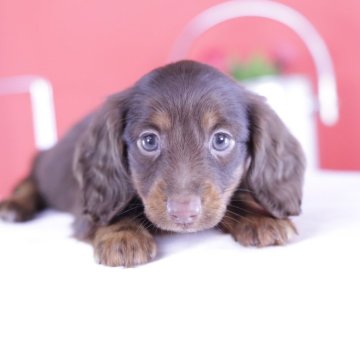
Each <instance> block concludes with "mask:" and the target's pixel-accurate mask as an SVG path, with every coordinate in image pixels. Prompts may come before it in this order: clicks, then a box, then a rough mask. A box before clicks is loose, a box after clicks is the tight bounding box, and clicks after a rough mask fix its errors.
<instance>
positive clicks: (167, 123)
mask: <svg viewBox="0 0 360 360" xmlns="http://www.w3.org/2000/svg"><path fill="white" fill-rule="evenodd" d="M151 122H152V123H153V124H154V125H155V126H157V127H158V128H159V129H160V130H162V131H166V130H169V129H170V128H171V119H170V118H169V116H168V115H167V114H166V113H165V112H157V113H156V114H155V115H154V116H152V118H151Z"/></svg>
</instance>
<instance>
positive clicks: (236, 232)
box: [229, 216, 297, 247]
mask: <svg viewBox="0 0 360 360" xmlns="http://www.w3.org/2000/svg"><path fill="white" fill-rule="evenodd" d="M229 232H230V233H231V234H232V235H233V237H234V238H235V240H236V241H238V242H239V243H241V244H242V245H244V246H258V247H264V246H271V245H284V244H286V242H287V241H288V240H289V239H290V238H291V237H292V236H294V235H295V234H296V233H297V232H296V228H295V225H294V224H293V223H292V222H291V220H289V219H274V218H271V217H256V216H248V217H244V218H241V219H239V221H238V222H236V223H233V226H232V229H231V230H229Z"/></svg>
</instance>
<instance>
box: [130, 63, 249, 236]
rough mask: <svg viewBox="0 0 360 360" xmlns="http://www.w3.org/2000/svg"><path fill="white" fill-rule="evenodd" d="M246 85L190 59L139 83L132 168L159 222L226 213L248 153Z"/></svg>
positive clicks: (178, 223)
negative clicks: (244, 92) (195, 64)
mask: <svg viewBox="0 0 360 360" xmlns="http://www.w3.org/2000/svg"><path fill="white" fill-rule="evenodd" d="M241 92H242V89H241V88H240V87H239V86H237V84H236V83H235V82H233V81H232V80H230V79H229V78H227V77H226V76H225V75H222V74H221V73H219V72H217V71H216V70H214V69H212V68H209V67H205V66H200V65H199V66H195V67H194V65H193V64H192V65H191V66H189V65H188V64H187V63H186V62H184V63H183V64H182V66H176V67H175V66H174V67H171V66H168V67H165V68H161V69H158V70H156V71H154V72H152V73H150V74H149V75H147V76H145V77H144V78H143V79H141V80H140V81H139V82H138V83H137V84H136V86H135V87H134V89H133V93H132V96H131V100H130V102H129V105H128V111H127V114H126V122H125V131H124V140H125V143H126V146H127V157H128V164H129V171H130V174H131V179H132V182H133V186H134V188H135V190H136V192H137V194H138V195H139V196H140V198H141V199H142V202H143V204H144V208H145V213H146V215H147V217H148V218H149V220H150V221H151V222H153V223H154V224H155V225H156V226H157V227H159V228H161V229H164V230H170V231H176V232H192V231H198V230H202V229H207V228H211V227H213V226H215V225H217V224H218V223H219V222H220V221H221V219H222V218H223V216H224V213H225V211H226V207H227V205H228V203H229V201H230V198H231V196H232V194H233V193H234V191H235V190H236V188H237V186H238V185H239V183H240V180H241V178H242V175H243V173H244V172H245V167H246V162H247V158H248V150H247V149H248V140H249V129H248V119H247V109H246V106H245V101H243V102H242V101H241V98H242V96H243V95H242V93H241ZM239 99H240V100H239Z"/></svg>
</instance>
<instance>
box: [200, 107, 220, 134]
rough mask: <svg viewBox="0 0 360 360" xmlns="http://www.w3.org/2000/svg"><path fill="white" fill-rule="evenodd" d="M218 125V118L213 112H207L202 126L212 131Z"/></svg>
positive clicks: (202, 120)
mask: <svg viewBox="0 0 360 360" xmlns="http://www.w3.org/2000/svg"><path fill="white" fill-rule="evenodd" d="M217 123H218V117H217V115H216V114H215V113H214V112H213V111H207V112H206V113H205V114H204V116H203V117H202V119H201V125H202V126H203V127H204V128H206V129H207V130H210V129H212V128H214V127H215V125H216V124H217Z"/></svg>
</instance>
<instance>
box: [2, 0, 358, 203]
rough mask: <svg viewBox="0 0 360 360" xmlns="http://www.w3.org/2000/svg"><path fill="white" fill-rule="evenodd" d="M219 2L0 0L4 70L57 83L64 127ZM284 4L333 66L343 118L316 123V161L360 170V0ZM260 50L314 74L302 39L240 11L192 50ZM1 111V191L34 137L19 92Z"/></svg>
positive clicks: (203, 53)
mask: <svg viewBox="0 0 360 360" xmlns="http://www.w3.org/2000/svg"><path fill="white" fill-rule="evenodd" d="M219 2H220V1H217V0H196V1H193V0H184V1H179V0H152V1H139V0H121V1H120V0H101V1H100V0H86V1H85V0H51V1H46V0H32V1H25V0H22V1H21V0H0V77H8V76H13V75H27V74H35V75H41V76H44V77H46V78H48V79H49V80H50V81H51V83H52V85H53V87H54V94H55V107H56V116H57V125H58V131H59V134H60V135H61V134H63V133H64V132H65V131H66V130H67V129H68V128H69V127H70V126H71V125H72V124H73V123H74V122H75V121H77V120H78V119H80V118H81V117H82V116H83V115H84V114H86V113H87V112H89V111H91V110H92V109H93V108H94V107H96V106H97V105H98V104H99V103H101V101H102V100H103V99H104V97H105V96H106V95H108V94H109V93H112V92H115V91H118V90H120V89H122V88H125V87H127V86H129V85H131V84H132V83H133V82H134V81H135V80H137V79H138V78H139V77H140V76H141V75H143V74H144V73H145V72H147V71H149V70H150V69H152V68H154V67H156V66H159V65H162V64H164V63H165V62H166V60H167V58H168V55H169V53H170V49H171V47H172V44H173V43H174V41H175V39H176V38H177V36H178V34H179V33H180V32H181V30H182V29H183V27H184V26H185V24H186V23H187V22H188V21H189V20H190V19H191V18H193V17H194V16H195V15H196V14H198V13H199V12H201V11H202V10H204V9H206V8H207V7H209V6H211V5H214V4H217V3H219ZM282 2H283V3H285V4H288V5H290V6H292V7H293V8H295V9H296V10H298V11H300V12H301V13H302V14H304V15H305V16H306V17H307V18H308V19H309V20H310V21H311V22H312V23H313V24H314V25H315V26H316V28H317V29H318V31H319V32H320V33H321V34H322V36H323V38H324V39H325V41H326V42H327V44H328V47H329V50H330V52H331V55H332V57H333V60H334V64H335V70H336V75H337V79H338V89H339V97H340V121H339V123H338V124H337V125H336V126H334V127H325V126H323V125H321V124H318V133H319V142H320V157H321V159H320V160H321V166H322V167H323V168H331V169H345V170H354V169H357V170H360V156H359V154H360V142H359V135H360V121H359V117H360V99H359V98H360V67H359V66H358V64H359V63H360V47H359V46H358V44H357V43H358V38H359V37H360V21H359V20H360V16H359V14H360V2H359V1H358V0H341V1H340V0H332V1H328V0H284V1H282ZM279 44H281V46H279ZM258 49H267V50H268V51H269V53H271V52H274V51H275V52H276V51H278V52H279V51H280V52H281V51H283V52H285V53H287V56H288V57H289V59H290V60H289V66H288V68H287V71H289V72H298V73H308V74H309V75H310V76H311V77H312V79H315V74H314V66H313V64H312V62H311V59H310V56H309V54H308V53H307V51H306V49H305V47H304V45H303V44H302V42H301V41H300V40H299V39H297V38H296V36H295V35H294V34H292V33H291V31H290V30H287V29H286V28H285V27H283V26H281V25H278V24H275V23H273V22H270V21H264V20H254V19H251V20H250V19H246V20H238V21H235V22H231V23H228V24H226V25H221V26H219V27H218V28H216V29H213V30H211V31H210V32H208V33H207V34H206V35H205V36H203V37H202V38H201V39H199V41H198V42H197V43H196V44H195V46H194V49H193V51H192V53H191V55H192V56H194V57H196V58H197V59H201V60H204V59H205V60H206V59H207V60H209V58H210V57H212V58H213V57H214V56H215V57H216V54H222V53H224V52H226V53H230V54H232V53H234V54H235V53H236V54H238V55H240V56H247V55H248V54H249V53H250V52H253V51H257V50H258ZM214 54H215V55H214ZM0 112H1V113H0V196H1V195H4V194H5V193H7V192H8V191H9V189H10V187H11V186H12V184H13V183H14V181H15V179H17V178H18V177H20V176H22V175H23V174H24V173H25V171H26V168H27V167H28V163H29V161H30V159H31V157H32V154H33V152H34V144H33V138H32V136H31V124H30V104H29V99H28V98H27V97H26V96H25V95H16V96H2V97H0Z"/></svg>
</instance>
